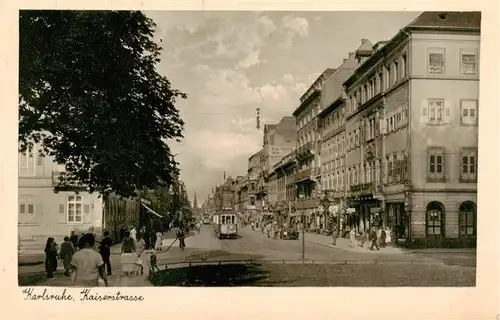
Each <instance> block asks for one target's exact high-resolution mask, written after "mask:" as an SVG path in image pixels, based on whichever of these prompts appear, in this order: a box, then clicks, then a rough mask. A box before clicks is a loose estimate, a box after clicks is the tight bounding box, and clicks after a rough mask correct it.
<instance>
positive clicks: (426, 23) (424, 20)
mask: <svg viewBox="0 0 500 320" xmlns="http://www.w3.org/2000/svg"><path fill="white" fill-rule="evenodd" d="M419 30H420V31H422V30H424V31H430V32H444V31H448V32H480V31H481V12H478V11H446V12H444V11H439V12H437V11H430V12H429V11H427V12H424V13H422V14H420V15H419V16H418V17H416V18H415V19H414V20H413V21H412V22H410V23H409V24H408V25H406V26H405V27H404V28H403V29H401V30H399V32H398V33H397V34H396V35H395V36H394V37H392V38H391V39H390V40H389V41H388V42H387V43H386V44H385V45H384V46H382V47H381V48H379V49H378V50H376V51H375V52H374V53H373V54H372V55H371V57H369V58H368V59H367V60H365V61H364V62H363V63H361V65H359V66H358V68H357V69H356V71H354V72H353V74H352V75H351V76H350V77H349V78H348V79H347V80H346V81H345V82H344V86H350V85H351V84H352V83H354V82H355V81H356V80H357V79H358V77H359V75H360V74H362V73H363V72H365V71H366V70H367V69H368V68H369V67H370V66H372V65H373V63H374V61H376V59H379V58H380V57H381V56H383V55H384V54H385V52H387V51H388V50H390V49H391V48H393V47H394V46H395V45H396V44H397V43H400V41H402V40H401V39H402V37H404V36H405V35H406V34H408V32H412V31H419Z"/></svg>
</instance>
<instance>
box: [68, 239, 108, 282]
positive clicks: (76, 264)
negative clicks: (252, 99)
mask: <svg viewBox="0 0 500 320" xmlns="http://www.w3.org/2000/svg"><path fill="white" fill-rule="evenodd" d="M82 239H83V240H82V242H83V244H84V247H83V248H82V249H80V250H78V251H77V252H75V254H74V255H73V259H72V260H71V265H72V267H73V285H74V286H78V287H97V286H99V277H100V278H101V279H102V280H103V281H104V284H105V286H108V278H107V277H106V272H105V271H104V261H103V260H102V257H101V255H100V254H99V253H97V252H96V251H95V250H94V249H93V248H94V245H95V236H94V235H93V234H92V233H87V234H85V235H84V236H83V237H82Z"/></svg>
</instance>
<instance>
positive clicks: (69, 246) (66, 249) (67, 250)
mask: <svg viewBox="0 0 500 320" xmlns="http://www.w3.org/2000/svg"><path fill="white" fill-rule="evenodd" d="M74 253H75V247H73V243H71V241H70V238H69V237H64V242H63V243H62V244H61V249H60V250H59V257H60V258H61V260H62V262H63V265H64V275H65V276H66V277H69V275H70V271H71V259H73V254H74Z"/></svg>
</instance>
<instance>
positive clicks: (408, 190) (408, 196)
mask: <svg viewBox="0 0 500 320" xmlns="http://www.w3.org/2000/svg"><path fill="white" fill-rule="evenodd" d="M411 190H412V186H411V182H410V181H406V182H405V185H404V194H405V212H406V214H407V220H408V247H410V246H411V243H410V240H411V207H412V206H411V200H412V199H411Z"/></svg>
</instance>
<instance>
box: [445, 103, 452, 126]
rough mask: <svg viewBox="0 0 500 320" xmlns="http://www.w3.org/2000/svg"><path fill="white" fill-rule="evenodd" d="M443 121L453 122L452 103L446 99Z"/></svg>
mask: <svg viewBox="0 0 500 320" xmlns="http://www.w3.org/2000/svg"><path fill="white" fill-rule="evenodd" d="M443 104H444V106H443V113H444V114H443V121H444V123H451V120H452V114H451V107H452V105H451V104H452V103H451V101H450V100H444V101H443Z"/></svg>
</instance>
